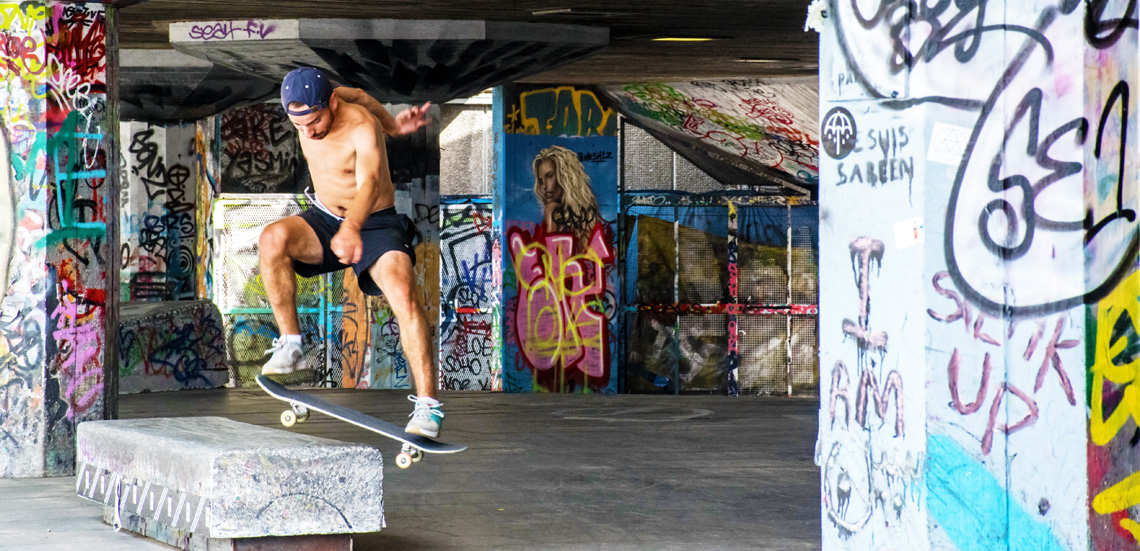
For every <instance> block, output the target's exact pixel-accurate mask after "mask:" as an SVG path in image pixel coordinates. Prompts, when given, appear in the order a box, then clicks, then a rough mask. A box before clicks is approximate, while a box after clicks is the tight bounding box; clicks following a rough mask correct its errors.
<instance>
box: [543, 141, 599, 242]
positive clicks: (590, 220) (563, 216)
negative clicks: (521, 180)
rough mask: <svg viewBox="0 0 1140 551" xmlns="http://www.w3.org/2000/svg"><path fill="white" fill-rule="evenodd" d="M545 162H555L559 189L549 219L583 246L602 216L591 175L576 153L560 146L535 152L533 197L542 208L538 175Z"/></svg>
mask: <svg viewBox="0 0 1140 551" xmlns="http://www.w3.org/2000/svg"><path fill="white" fill-rule="evenodd" d="M544 161H551V162H552V163H554V174H555V178H556V179H557V180H558V185H559V186H560V187H561V188H562V204H561V205H559V206H558V207H557V208H556V209H555V211H554V213H553V215H552V216H551V219H552V221H553V222H554V224H555V225H556V228H555V229H556V230H557V231H569V232H571V233H573V235H574V238H575V241H576V246H577V247H578V248H580V249H584V248H586V247H587V246H589V240H590V233H591V232H592V231H593V229H594V225H595V224H596V223H597V222H598V221H599V220H601V219H602V216H601V213H600V212H599V211H598V199H597V197H595V196H594V190H593V189H591V187H590V177H589V176H587V175H586V170H585V169H584V168H583V167H582V161H579V160H578V155H577V154H576V153H574V152H573V151H571V150H569V149H566V148H565V147H562V146H557V145H554V146H550V147H548V148H546V149H543V150H542V151H539V152H538V155H536V156H535V157H534V166H533V168H534V196H535V197H537V198H538V204H539V205H540V206H543V207H545V205H546V204H545V202H544V201H543V198H542V178H541V176H540V175H539V166H541V165H542V163H543V162H544Z"/></svg>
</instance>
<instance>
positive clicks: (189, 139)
mask: <svg viewBox="0 0 1140 551" xmlns="http://www.w3.org/2000/svg"><path fill="white" fill-rule="evenodd" d="M119 135H120V136H122V142H123V143H122V145H121V148H120V151H121V155H122V159H123V160H122V163H123V169H124V170H123V173H122V174H121V175H120V181H121V182H122V186H121V188H120V204H121V205H122V207H123V208H122V210H121V212H120V233H121V234H122V235H123V245H122V247H121V251H120V254H121V271H120V274H119V288H120V298H121V299H122V300H124V301H127V300H146V301H150V300H193V299H195V298H198V272H199V271H200V269H199V267H198V260H199V256H198V241H199V235H200V232H199V225H198V212H197V211H198V209H199V205H198V200H197V196H198V187H199V183H198V181H197V177H196V170H197V165H198V151H197V128H196V126H195V125H193V124H169V125H152V124H149V123H145V122H123V123H121V124H120V125H119Z"/></svg>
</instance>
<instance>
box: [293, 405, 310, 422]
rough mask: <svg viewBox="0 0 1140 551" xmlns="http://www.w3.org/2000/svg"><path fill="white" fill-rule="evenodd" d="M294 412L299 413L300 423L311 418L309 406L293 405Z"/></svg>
mask: <svg viewBox="0 0 1140 551" xmlns="http://www.w3.org/2000/svg"><path fill="white" fill-rule="evenodd" d="M293 413H296V414H297V422H298V423H304V422H305V421H308V420H309V408H307V407H305V406H293Z"/></svg>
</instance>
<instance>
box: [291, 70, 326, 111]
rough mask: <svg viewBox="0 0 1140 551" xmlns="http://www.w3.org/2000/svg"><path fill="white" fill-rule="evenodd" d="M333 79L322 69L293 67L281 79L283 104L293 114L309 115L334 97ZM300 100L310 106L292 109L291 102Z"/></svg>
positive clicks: (322, 107)
mask: <svg viewBox="0 0 1140 551" xmlns="http://www.w3.org/2000/svg"><path fill="white" fill-rule="evenodd" d="M332 92H333V84H332V80H330V79H329V77H328V76H326V75H325V73H324V72H323V71H321V70H320V69H315V68H313V67H301V68H300V69H293V70H292V71H289V74H287V75H285V80H282V81H281V106H282V107H284V108H285V112H286V113H289V114H290V115H293V116H297V117H299V116H302V115H308V114H309V113H312V112H313V111H318V110H320V109H324V108H326V107H328V106H329V99H330V98H331V97H332ZM295 101H296V102H300V103H303V104H305V105H308V106H309V107H308V108H302V109H290V108H289V104H290V103H292V102H295Z"/></svg>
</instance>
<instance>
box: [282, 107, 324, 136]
mask: <svg viewBox="0 0 1140 551" xmlns="http://www.w3.org/2000/svg"><path fill="white" fill-rule="evenodd" d="M333 118H334V115H333V110H332V108H325V109H320V110H318V111H313V112H312V113H309V114H308V115H300V116H298V115H289V121H290V122H292V123H293V126H294V127H296V128H297V132H300V133H301V137H303V138H308V139H310V140H321V139H324V137H325V136H328V134H329V129H330V128H332V123H333Z"/></svg>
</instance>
